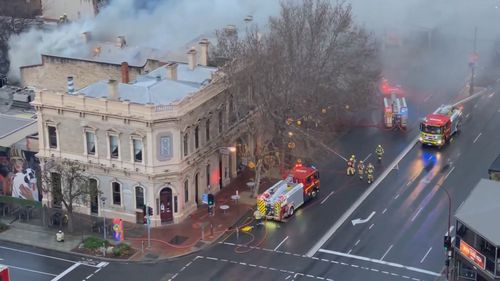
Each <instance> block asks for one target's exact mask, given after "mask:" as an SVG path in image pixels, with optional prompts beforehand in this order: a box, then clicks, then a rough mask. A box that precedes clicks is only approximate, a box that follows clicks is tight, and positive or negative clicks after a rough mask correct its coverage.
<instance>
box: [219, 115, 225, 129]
mask: <svg viewBox="0 0 500 281" xmlns="http://www.w3.org/2000/svg"><path fill="white" fill-rule="evenodd" d="M222 124H224V120H223V115H222V110H221V111H219V134H220V133H222Z"/></svg>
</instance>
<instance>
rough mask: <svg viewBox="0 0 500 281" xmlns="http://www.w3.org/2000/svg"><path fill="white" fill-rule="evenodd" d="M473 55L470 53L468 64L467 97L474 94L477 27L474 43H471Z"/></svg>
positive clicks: (475, 28)
mask: <svg viewBox="0 0 500 281" xmlns="http://www.w3.org/2000/svg"><path fill="white" fill-rule="evenodd" d="M473 44H474V45H473V47H474V48H473V53H472V56H471V57H472V59H471V62H470V63H469V64H470V67H471V76H470V87H469V95H470V96H472V95H473V94H474V75H475V73H474V72H475V68H476V58H477V46H476V44H477V27H474V43H473Z"/></svg>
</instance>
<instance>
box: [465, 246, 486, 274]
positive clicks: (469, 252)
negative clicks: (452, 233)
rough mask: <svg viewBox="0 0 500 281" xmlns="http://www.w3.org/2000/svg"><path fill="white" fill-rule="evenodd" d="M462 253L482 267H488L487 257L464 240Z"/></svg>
mask: <svg viewBox="0 0 500 281" xmlns="http://www.w3.org/2000/svg"><path fill="white" fill-rule="evenodd" d="M460 253H461V254H462V255H463V256H465V257H466V258H467V259H469V260H470V261H471V262H473V263H474V264H476V265H477V266H479V267H480V268H481V269H483V270H484V269H485V268H486V257H485V256H484V255H483V254H481V253H479V252H478V251H477V250H476V249H474V248H472V246H470V245H469V244H467V243H465V242H464V240H460Z"/></svg>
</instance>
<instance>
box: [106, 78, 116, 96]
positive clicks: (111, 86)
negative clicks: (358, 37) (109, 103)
mask: <svg viewBox="0 0 500 281" xmlns="http://www.w3.org/2000/svg"><path fill="white" fill-rule="evenodd" d="M108 99H110V100H118V81H116V80H113V79H109V81H108Z"/></svg>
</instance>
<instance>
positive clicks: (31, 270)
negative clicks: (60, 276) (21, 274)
mask: <svg viewBox="0 0 500 281" xmlns="http://www.w3.org/2000/svg"><path fill="white" fill-rule="evenodd" d="M4 265H6V266H7V267H9V268H13V269H18V270H22V271H28V272H33V273H38V274H42V275H49V276H57V275H56V274H52V273H48V272H43V271H38V270H33V269H28V268H24V267H18V266H13V265H8V264H4ZM52 280H54V279H52Z"/></svg>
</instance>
